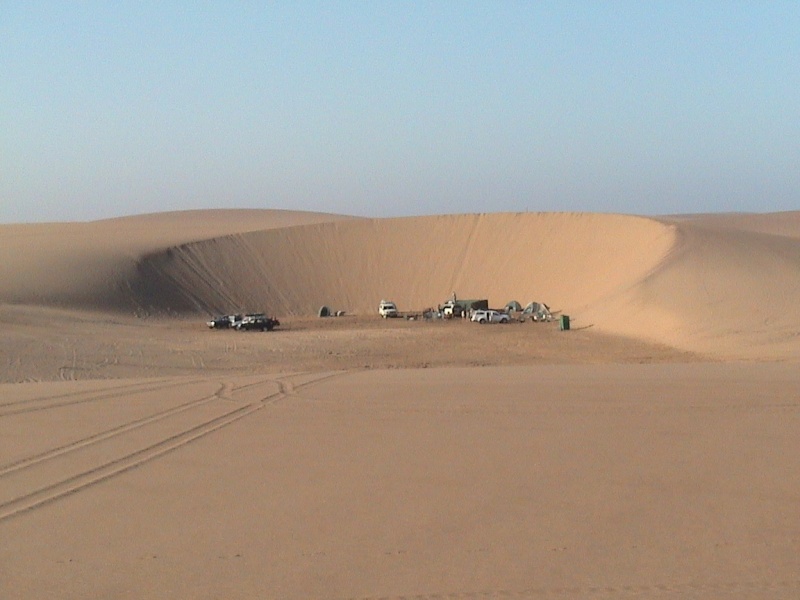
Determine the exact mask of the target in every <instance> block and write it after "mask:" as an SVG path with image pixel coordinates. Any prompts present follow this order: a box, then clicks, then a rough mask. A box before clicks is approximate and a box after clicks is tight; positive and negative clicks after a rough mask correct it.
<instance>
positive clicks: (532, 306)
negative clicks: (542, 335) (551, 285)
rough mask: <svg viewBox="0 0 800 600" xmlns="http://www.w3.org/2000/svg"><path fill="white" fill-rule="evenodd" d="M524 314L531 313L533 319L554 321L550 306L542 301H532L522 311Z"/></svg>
mask: <svg viewBox="0 0 800 600" xmlns="http://www.w3.org/2000/svg"><path fill="white" fill-rule="evenodd" d="M522 314H523V315H530V317H531V319H532V320H533V321H552V320H553V315H552V313H551V312H550V307H549V306H547V304H542V303H541V302H531V303H529V304H528V306H526V307H525V310H523V311H522Z"/></svg>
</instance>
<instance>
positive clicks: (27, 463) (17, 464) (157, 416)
mask: <svg viewBox="0 0 800 600" xmlns="http://www.w3.org/2000/svg"><path fill="white" fill-rule="evenodd" d="M224 388H225V386H224V384H220V387H219V389H218V390H217V391H216V392H215V393H214V394H211V395H210V396H205V397H203V398H199V399H197V400H190V401H189V402H185V403H183V404H179V405H178V406H173V407H172V408H168V409H166V410H163V411H160V412H157V413H154V414H152V415H148V416H146V417H142V418H139V419H135V420H133V421H130V422H128V423H123V424H122V425H118V426H116V427H112V428H111V429H107V430H105V431H101V432H98V433H95V434H93V435H91V436H89V437H85V438H82V439H80V440H76V441H74V442H70V443H69V444H64V445H63V446H59V447H57V448H51V449H50V450H47V451H45V452H41V453H39V454H35V455H33V456H28V457H25V458H23V459H20V460H17V461H14V462H11V463H8V464H5V465H0V478H2V477H4V476H6V475H8V474H10V473H14V472H16V471H19V470H21V469H26V468H30V467H32V466H35V465H37V464H39V463H42V462H44V461H46V460H50V459H53V458H56V457H58V456H62V455H64V454H67V453H68V452H72V451H74V450H78V449H80V448H85V447H86V446H89V445H91V444H97V443H99V442H103V441H105V440H108V439H111V438H113V437H116V436H119V435H122V434H125V433H128V432H129V431H133V430H134V429H137V428H139V427H145V426H147V425H151V424H152V423H155V422H157V421H161V420H163V419H166V418H167V417H171V416H172V415H175V414H178V413H181V412H183V411H186V410H189V409H191V408H194V407H196V406H200V405H202V404H206V403H208V402H210V401H212V400H215V399H218V398H219V397H220V394H221V393H222V391H223V390H224Z"/></svg>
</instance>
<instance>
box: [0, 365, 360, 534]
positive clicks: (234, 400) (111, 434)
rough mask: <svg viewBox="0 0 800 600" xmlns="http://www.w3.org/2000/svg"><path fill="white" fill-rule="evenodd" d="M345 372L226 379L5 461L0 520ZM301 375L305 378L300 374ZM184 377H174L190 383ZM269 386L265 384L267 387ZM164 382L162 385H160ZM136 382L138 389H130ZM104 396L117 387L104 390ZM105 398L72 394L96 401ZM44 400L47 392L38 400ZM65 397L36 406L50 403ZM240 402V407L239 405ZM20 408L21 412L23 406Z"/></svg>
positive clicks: (124, 388) (146, 460) (159, 454)
mask: <svg viewBox="0 0 800 600" xmlns="http://www.w3.org/2000/svg"><path fill="white" fill-rule="evenodd" d="M343 373H345V372H335V373H324V374H313V375H310V374H307V373H298V374H292V375H286V376H281V377H275V378H264V379H259V380H257V381H253V382H249V383H246V384H242V385H234V384H232V383H230V382H226V381H219V382H218V386H217V390H216V391H215V392H214V393H213V394H210V395H204V396H202V397H200V398H194V399H191V400H188V401H185V402H183V403H181V404H179V405H177V406H173V407H170V408H168V409H165V410H159V411H156V412H153V413H151V414H148V415H146V416H144V417H139V418H137V419H134V420H131V421H128V422H126V423H123V424H120V425H117V426H115V427H112V428H109V429H106V430H102V431H97V432H94V433H92V434H91V435H87V436H84V437H82V438H80V439H78V440H75V441H73V442H70V443H68V444H64V445H61V446H59V447H56V448H51V449H48V450H46V451H44V452H39V453H36V454H32V455H29V456H26V457H23V458H20V459H17V460H15V461H13V462H10V463H7V464H4V465H0V481H2V482H3V486H2V488H0V522H1V521H4V520H7V519H10V518H13V517H15V516H18V515H21V514H23V513H27V512H29V511H32V510H34V509H36V508H39V507H42V506H45V505H48V504H51V503H53V502H55V501H57V500H59V499H62V498H65V497H67V496H70V495H73V494H76V493H78V492H80V491H82V490H84V489H87V488H89V487H91V486H94V485H97V484H99V483H101V482H104V481H107V480H109V479H111V478H113V477H116V476H117V475H121V474H123V473H125V472H127V471H130V470H132V469H135V468H138V467H139V466H141V465H144V464H146V463H149V462H151V461H153V460H155V459H157V458H160V457H162V456H164V455H166V454H167V453H169V452H171V451H173V450H176V449H178V448H181V447H182V446H185V445H187V444H190V443H192V442H194V441H196V440H199V439H201V438H203V437H205V436H206V435H209V434H211V433H213V432H215V431H218V430H219V429H222V428H223V427H227V426H228V425H231V424H233V423H235V422H236V421H238V420H240V419H243V418H245V417H247V416H249V415H252V414H253V413H255V412H257V411H259V410H261V409H263V408H265V407H267V406H269V405H271V404H273V403H275V402H276V401H278V400H280V399H282V398H286V397H289V396H292V395H294V394H296V393H297V392H298V391H299V390H300V389H302V388H306V387H308V386H311V385H313V384H315V383H319V382H321V381H324V380H326V379H329V378H331V377H335V376H338V375H342V374H343ZM295 379H297V380H298V381H294V380H295ZM186 383H187V382H186V381H185V380H182V381H180V382H178V383H170V384H168V385H164V384H161V388H160V389H166V388H168V387H172V386H174V385H185V384H186ZM265 386H266V387H268V388H269V389H266V390H265V389H263V388H264V387H265ZM155 387H156V389H159V388H158V386H155ZM130 388H134V389H130ZM115 389H116V394H115V395H116V397H117V398H119V396H120V392H121V393H122V394H125V392H126V391H128V392H130V393H131V394H136V393H140V392H141V391H142V390H141V389H136V388H135V386H120V387H118V388H115ZM102 394H103V395H104V397H111V396H112V395H114V394H112V392H111V391H109V390H104V391H103V392H102ZM98 399H99V398H97V397H95V396H92V397H91V398H89V399H86V398H83V399H80V400H73V401H70V404H75V403H83V402H91V401H92V400H98ZM40 400H44V399H43V398H38V399H35V401H40ZM62 406H64V404H63V403H59V404H52V403H51V404H50V405H49V406H42V407H37V408H36V409H34V410H46V409H47V408H57V407H62ZM232 406H233V408H232ZM17 414H18V413H17Z"/></svg>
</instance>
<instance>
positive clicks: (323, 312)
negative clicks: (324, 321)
mask: <svg viewBox="0 0 800 600" xmlns="http://www.w3.org/2000/svg"><path fill="white" fill-rule="evenodd" d="M319 316H320V317H330V316H331V309H330V308H328V307H327V306H323V307H321V308H320V309H319Z"/></svg>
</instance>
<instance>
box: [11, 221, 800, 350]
mask: <svg viewBox="0 0 800 600" xmlns="http://www.w3.org/2000/svg"><path fill="white" fill-rule="evenodd" d="M799 215H800V213H782V214H772V215H706V216H695V217H674V218H662V219H647V218H641V217H634V216H622V215H598V214H575V213H562V214H538V213H522V214H475V215H451V216H434V217H414V218H398V219H352V218H345V217H334V216H331V215H319V214H310V213H291V212H281V211H196V212H191V213H168V214H164V215H147V216H142V217H131V218H126V219H117V220H111V221H100V222H96V223H85V224H53V225H13V226H3V227H0V301H2V302H10V303H17V304H45V305H51V306H59V307H71V308H81V309H85V308H91V309H100V310H112V311H117V312H119V311H122V312H129V313H130V312H136V313H138V314H208V313H216V312H233V311H242V310H264V311H268V312H270V313H273V314H277V315H279V316H308V315H313V314H315V313H316V311H317V310H318V308H319V307H320V306H321V305H323V304H324V305H329V306H331V308H333V309H336V310H345V311H347V312H349V313H361V314H369V313H373V312H374V310H375V306H376V305H377V303H378V302H379V301H380V300H381V299H382V298H391V299H392V300H394V301H396V302H397V303H398V304H399V305H400V307H401V309H405V310H420V309H423V308H426V307H429V306H435V305H437V304H439V303H441V302H443V301H444V300H445V299H446V298H447V297H449V296H450V295H451V294H452V293H453V292H455V293H456V294H458V295H459V296H460V297H473V298H488V299H489V300H490V302H491V304H492V305H493V306H503V305H504V304H505V303H506V302H508V301H510V300H518V301H520V302H522V303H523V304H525V303H527V302H529V301H531V300H536V301H542V302H546V303H548V304H549V305H550V306H551V308H552V309H554V310H559V311H563V312H564V313H566V314H569V315H570V316H571V317H572V320H573V324H574V326H575V327H593V328H597V330H602V331H604V332H606V333H613V334H622V335H626V336H633V337H637V338H639V339H642V340H647V341H650V342H657V343H665V344H669V345H672V346H674V347H675V348H678V349H681V350H686V351H692V352H700V353H704V354H707V355H710V356H716V357H720V358H732V357H740V358H797V357H798V355H797V354H798V348H797V347H798V344H797V343H796V342H797V335H798V332H800V307H798V306H797V303H796V302H795V301H794V298H796V297H797V296H798V292H800V275H799V274H800V242H799V241H798V238H800V216H799Z"/></svg>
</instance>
